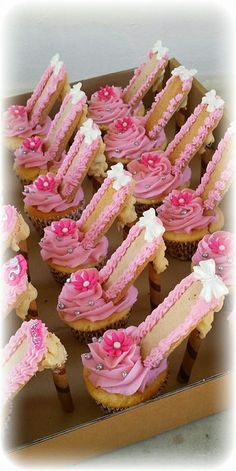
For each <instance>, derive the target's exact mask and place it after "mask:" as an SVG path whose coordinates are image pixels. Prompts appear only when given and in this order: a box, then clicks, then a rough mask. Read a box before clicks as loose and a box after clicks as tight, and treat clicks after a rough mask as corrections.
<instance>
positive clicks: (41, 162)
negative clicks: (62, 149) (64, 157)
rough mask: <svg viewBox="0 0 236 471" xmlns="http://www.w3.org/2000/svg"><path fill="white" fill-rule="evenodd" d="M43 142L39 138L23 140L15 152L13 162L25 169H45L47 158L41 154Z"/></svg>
mask: <svg viewBox="0 0 236 471" xmlns="http://www.w3.org/2000/svg"><path fill="white" fill-rule="evenodd" d="M42 147H43V141H42V139H41V138H40V137H39V136H35V137H31V138H27V139H25V140H24V141H23V142H22V144H21V146H20V147H18V148H17V149H16V151H15V154H14V155H15V162H16V164H17V165H20V166H23V167H25V168H32V167H40V168H46V167H47V162H48V160H49V159H48V157H47V155H46V154H44V152H43V149H42Z"/></svg>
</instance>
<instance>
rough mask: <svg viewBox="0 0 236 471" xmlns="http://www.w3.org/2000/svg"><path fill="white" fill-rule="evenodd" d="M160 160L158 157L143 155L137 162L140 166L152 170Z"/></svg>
mask: <svg viewBox="0 0 236 471" xmlns="http://www.w3.org/2000/svg"><path fill="white" fill-rule="evenodd" d="M160 160H161V156H160V155H152V154H143V155H142V157H141V159H140V161H139V162H140V164H143V165H145V167H149V168H151V169H154V168H156V166H157V164H159V162H160Z"/></svg>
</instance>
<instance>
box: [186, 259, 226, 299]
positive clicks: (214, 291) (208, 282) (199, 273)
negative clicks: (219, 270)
mask: <svg viewBox="0 0 236 471" xmlns="http://www.w3.org/2000/svg"><path fill="white" fill-rule="evenodd" d="M193 271H194V276H195V278H196V279H197V280H200V281H201V282H202V284H203V288H202V290H201V293H200V296H201V297H202V298H203V299H205V301H206V302H210V301H211V300H212V298H216V299H219V298H221V296H224V295H225V294H228V292H229V290H228V288H227V286H226V285H225V284H224V282H223V280H222V279H221V278H219V277H218V276H217V275H216V273H215V260H213V259H212V258H211V259H210V260H202V261H201V262H199V265H196V266H195V267H193Z"/></svg>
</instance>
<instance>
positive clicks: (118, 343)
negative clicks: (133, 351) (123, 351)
mask: <svg viewBox="0 0 236 471" xmlns="http://www.w3.org/2000/svg"><path fill="white" fill-rule="evenodd" d="M120 346H121V344H120V342H114V343H113V347H114V348H117V349H118V348H120Z"/></svg>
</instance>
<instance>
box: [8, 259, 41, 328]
mask: <svg viewBox="0 0 236 471" xmlns="http://www.w3.org/2000/svg"><path fill="white" fill-rule="evenodd" d="M27 268H28V267H27V262H26V260H25V258H24V257H23V256H22V255H16V256H15V257H14V258H11V259H10V260H8V261H7V262H6V263H4V264H3V266H2V270H1V271H2V280H3V291H4V296H3V297H2V303H3V305H2V313H3V317H4V318H5V317H6V316H7V315H8V314H9V313H10V312H11V311H12V310H13V309H15V311H16V314H17V316H19V317H20V318H21V319H25V318H26V316H27V313H28V310H29V307H30V303H31V302H32V301H33V300H35V299H36V297H37V290H36V289H35V288H34V287H33V286H32V284H31V283H29V281H28V275H27Z"/></svg>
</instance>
